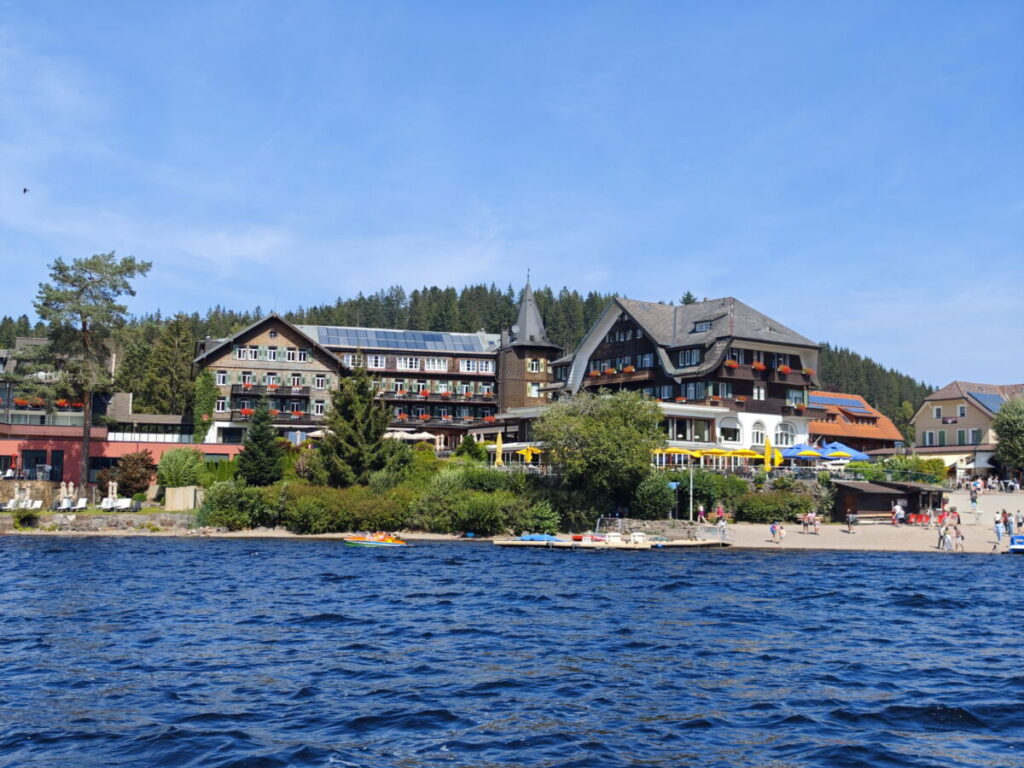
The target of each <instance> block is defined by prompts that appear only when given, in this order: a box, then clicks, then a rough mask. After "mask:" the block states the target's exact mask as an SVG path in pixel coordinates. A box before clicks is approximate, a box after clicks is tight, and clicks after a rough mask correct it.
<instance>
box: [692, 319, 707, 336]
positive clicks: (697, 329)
mask: <svg viewBox="0 0 1024 768" xmlns="http://www.w3.org/2000/svg"><path fill="white" fill-rule="evenodd" d="M710 330H711V321H710V320H701V321H699V322H696V323H694V324H693V332H694V333H704V332H705V331H710Z"/></svg>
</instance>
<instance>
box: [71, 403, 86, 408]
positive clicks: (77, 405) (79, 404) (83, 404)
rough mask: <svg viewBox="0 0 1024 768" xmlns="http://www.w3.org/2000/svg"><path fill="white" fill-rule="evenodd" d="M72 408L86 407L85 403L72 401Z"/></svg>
mask: <svg viewBox="0 0 1024 768" xmlns="http://www.w3.org/2000/svg"><path fill="white" fill-rule="evenodd" d="M71 407H72V408H85V403H72V404H71Z"/></svg>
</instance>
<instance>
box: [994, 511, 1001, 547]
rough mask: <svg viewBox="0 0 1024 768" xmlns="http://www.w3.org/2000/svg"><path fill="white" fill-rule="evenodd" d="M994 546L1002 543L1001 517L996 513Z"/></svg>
mask: <svg viewBox="0 0 1024 768" xmlns="http://www.w3.org/2000/svg"><path fill="white" fill-rule="evenodd" d="M995 518H996V520H995V529H996V545H999V544H1002V543H1003V516H1002V515H1000V514H999V513H998V512H996V515H995Z"/></svg>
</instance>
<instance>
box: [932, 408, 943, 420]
mask: <svg viewBox="0 0 1024 768" xmlns="http://www.w3.org/2000/svg"><path fill="white" fill-rule="evenodd" d="M932 418H933V419H941V418H942V406H941V405H934V406H932Z"/></svg>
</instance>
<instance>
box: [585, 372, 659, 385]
mask: <svg viewBox="0 0 1024 768" xmlns="http://www.w3.org/2000/svg"><path fill="white" fill-rule="evenodd" d="M652 379H654V369H653V368H641V369H640V370H633V371H627V370H625V369H623V370H622V371H616V372H615V373H601V375H600V376H593V375H591V374H587V375H586V376H584V377H583V386H584V387H607V386H609V385H615V384H620V385H621V384H633V383H635V382H639V381H651V380H652Z"/></svg>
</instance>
